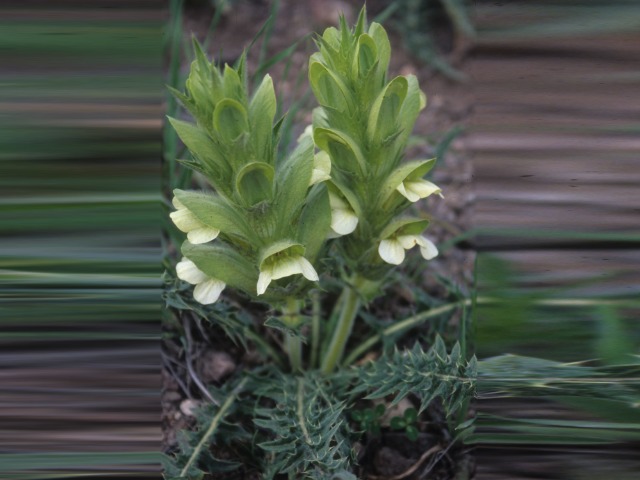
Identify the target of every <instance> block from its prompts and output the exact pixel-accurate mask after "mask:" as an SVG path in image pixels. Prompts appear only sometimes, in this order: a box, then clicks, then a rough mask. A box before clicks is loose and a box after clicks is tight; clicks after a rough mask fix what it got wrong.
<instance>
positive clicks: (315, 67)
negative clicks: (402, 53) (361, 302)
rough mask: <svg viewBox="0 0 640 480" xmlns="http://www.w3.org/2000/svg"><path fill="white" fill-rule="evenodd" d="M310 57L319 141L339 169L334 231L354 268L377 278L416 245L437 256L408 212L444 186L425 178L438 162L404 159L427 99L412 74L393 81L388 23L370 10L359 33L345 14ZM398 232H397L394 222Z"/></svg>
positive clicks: (334, 178) (332, 186)
mask: <svg viewBox="0 0 640 480" xmlns="http://www.w3.org/2000/svg"><path fill="white" fill-rule="evenodd" d="M317 44H318V48H319V52H317V53H315V54H314V55H312V56H311V59H310V63H309V81H310V83H311V87H312V89H313V92H314V94H315V96H316V98H317V100H318V102H319V104H320V107H319V108H317V109H316V110H315V111H314V115H313V136H314V141H315V143H316V145H317V146H318V147H319V148H320V149H321V151H322V152H326V154H327V155H328V156H329V158H330V159H331V163H332V166H333V167H334V168H333V170H332V174H331V179H329V180H327V184H328V188H329V197H330V205H331V210H332V221H331V228H332V230H333V233H334V235H336V236H342V235H344V236H346V237H345V238H344V239H340V242H341V246H342V248H343V251H344V253H345V257H346V259H347V261H348V262H350V267H351V268H352V270H353V271H355V272H357V273H359V274H362V275H364V276H365V277H369V278H376V277H379V276H380V275H381V274H383V273H384V272H385V271H386V269H384V268H380V264H381V262H386V263H388V264H392V265H397V264H399V263H401V262H402V261H403V259H404V257H405V253H404V251H405V250H407V249H410V248H412V247H413V246H415V245H418V246H419V247H420V251H421V253H422V256H423V257H424V258H425V259H432V258H433V257H435V256H436V255H437V249H436V247H435V245H434V244H433V243H432V242H431V241H429V240H428V239H427V238H426V237H424V236H422V235H421V234H420V232H413V233H411V234H406V233H405V234H403V232H402V231H400V230H398V229H399V228H401V227H402V228H403V229H405V230H406V229H407V227H408V225H410V224H414V228H413V230H415V226H420V227H422V228H424V227H426V225H427V223H426V222H425V221H424V219H422V218H417V217H405V216H404V212H405V211H406V210H407V208H408V207H409V206H410V205H411V204H412V203H414V202H417V201H418V200H421V199H423V198H427V197H429V196H430V195H433V194H439V195H441V190H440V188H439V187H438V186H437V185H435V184H433V183H432V182H430V181H428V180H426V179H425V178H424V176H425V175H426V174H427V173H428V171H429V170H430V169H431V168H432V167H433V165H434V163H435V160H434V159H430V160H421V161H413V162H407V163H402V162H401V161H402V158H403V155H404V150H405V148H406V145H407V141H408V139H409V135H410V133H411V131H412V130H413V126H414V123H415V121H416V119H417V116H418V114H419V112H420V110H422V109H423V108H424V107H425V105H426V96H425V95H424V94H423V92H422V91H421V90H420V88H419V87H418V82H417V80H416V78H415V76H413V75H407V76H398V77H395V78H393V79H392V80H390V81H387V70H388V65H389V58H390V52H391V47H390V44H389V40H388V38H387V34H386V32H385V30H384V28H382V26H381V25H379V24H377V23H372V24H371V26H367V23H366V20H365V12H364V10H363V11H362V12H361V15H360V18H359V19H358V22H357V24H356V26H355V28H354V29H353V30H351V29H349V28H348V27H347V25H346V23H345V21H344V19H342V21H341V25H340V29H336V28H333V27H331V28H328V29H326V30H325V31H324V33H323V35H322V36H321V37H318V39H317ZM394 225H396V226H397V228H398V229H395V230H394V229H393V228H391V229H390V226H391V227H393V226H394Z"/></svg>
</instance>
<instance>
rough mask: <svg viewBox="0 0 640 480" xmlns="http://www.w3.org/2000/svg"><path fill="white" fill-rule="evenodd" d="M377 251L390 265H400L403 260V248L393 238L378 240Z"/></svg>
mask: <svg viewBox="0 0 640 480" xmlns="http://www.w3.org/2000/svg"><path fill="white" fill-rule="evenodd" d="M378 253H379V254H380V257H381V258H382V260H384V261H385V262H387V263H390V264H391V265H400V264H401V263H402V261H403V260H404V248H402V245H401V244H400V242H399V241H397V240H396V239H395V238H387V239H385V240H382V241H381V242H380V245H379V246H378Z"/></svg>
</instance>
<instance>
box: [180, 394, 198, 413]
mask: <svg viewBox="0 0 640 480" xmlns="http://www.w3.org/2000/svg"><path fill="white" fill-rule="evenodd" d="M200 405H201V402H199V401H197V400H191V399H190V398H187V399H186V400H183V401H182V402H181V403H180V411H181V412H182V413H183V414H184V415H186V416H187V417H193V416H194V413H195V411H196V409H197V408H198V407H200Z"/></svg>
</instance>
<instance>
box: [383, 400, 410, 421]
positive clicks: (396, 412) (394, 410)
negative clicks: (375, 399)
mask: <svg viewBox="0 0 640 480" xmlns="http://www.w3.org/2000/svg"><path fill="white" fill-rule="evenodd" d="M409 408H415V407H414V406H413V403H411V402H410V401H409V400H408V399H406V398H403V399H402V400H400V401H399V402H398V404H397V405H394V406H393V407H387V409H386V410H385V412H384V415H383V416H382V418H380V425H382V426H383V427H388V426H389V425H391V419H392V418H393V417H402V416H404V412H405V411H407V410H408V409H409Z"/></svg>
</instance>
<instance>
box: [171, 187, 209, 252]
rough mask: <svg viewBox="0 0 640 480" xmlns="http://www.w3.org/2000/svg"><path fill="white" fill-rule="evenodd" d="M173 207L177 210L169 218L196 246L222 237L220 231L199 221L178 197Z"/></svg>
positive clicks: (174, 200)
mask: <svg viewBox="0 0 640 480" xmlns="http://www.w3.org/2000/svg"><path fill="white" fill-rule="evenodd" d="M172 203H173V205H174V206H175V207H176V208H177V210H176V211H175V212H171V213H170V214H169V216H170V217H171V220H172V221H173V223H174V224H175V225H176V227H178V229H179V230H180V231H182V232H184V233H186V234H187V239H188V240H189V242H191V243H192V244H194V245H198V244H201V243H207V242H210V241H212V240H215V239H216V238H217V237H218V235H220V230H218V229H217V228H213V227H209V226H207V225H205V224H204V223H202V222H201V221H200V220H198V217H196V216H195V214H194V213H193V212H192V211H191V210H189V209H188V208H187V207H186V206H185V205H184V204H183V203H182V202H181V201H180V200H178V198H177V197H174V198H173V202H172Z"/></svg>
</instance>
